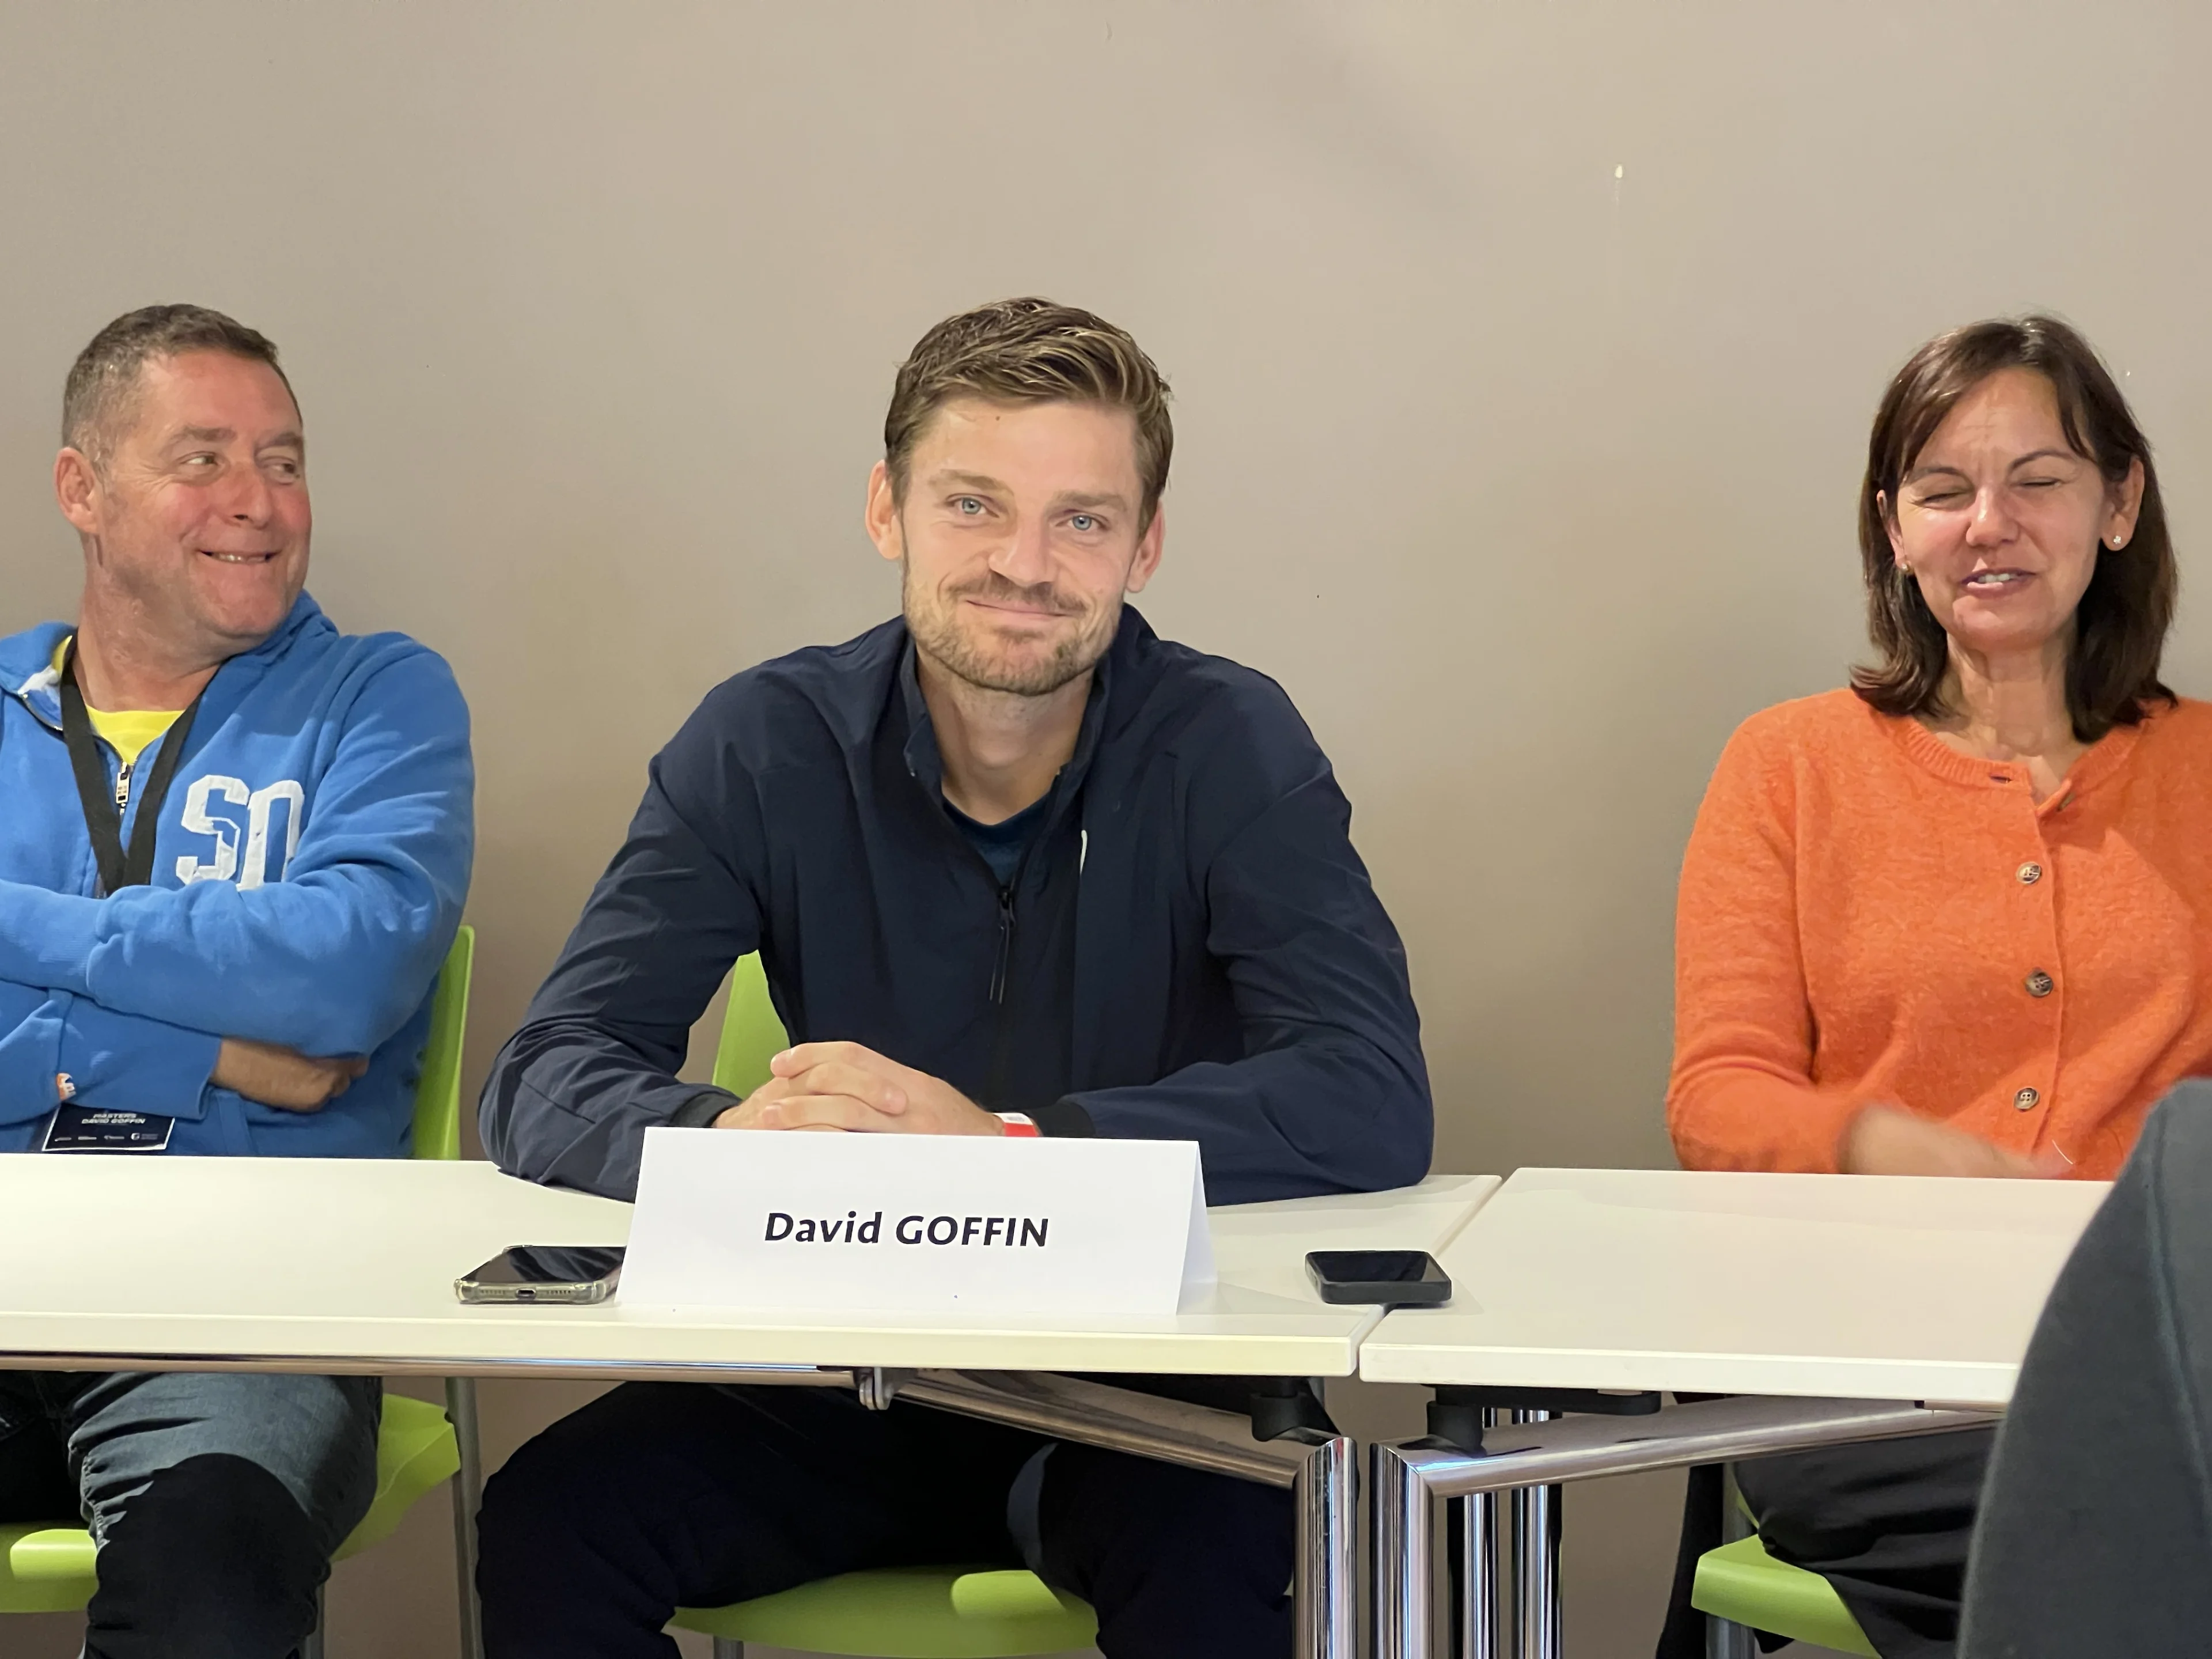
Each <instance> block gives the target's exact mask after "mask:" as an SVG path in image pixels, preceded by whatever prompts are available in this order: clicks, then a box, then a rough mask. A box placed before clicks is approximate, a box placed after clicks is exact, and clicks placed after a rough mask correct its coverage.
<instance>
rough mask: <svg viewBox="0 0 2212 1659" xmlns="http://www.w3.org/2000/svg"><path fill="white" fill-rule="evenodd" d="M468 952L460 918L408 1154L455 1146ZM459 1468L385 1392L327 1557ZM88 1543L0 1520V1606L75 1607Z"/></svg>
mask: <svg viewBox="0 0 2212 1659" xmlns="http://www.w3.org/2000/svg"><path fill="white" fill-rule="evenodd" d="M475 959H476V930H475V929H474V928H472V927H463V928H462V929H461V930H460V933H459V934H458V935H457V936H456V937H455V939H454V940H453V949H452V951H449V952H447V957H446V963H445V966H444V967H443V968H441V969H440V970H439V973H438V985H437V989H436V992H435V994H434V996H433V999H432V1001H431V1005H430V1036H429V1040H428V1042H426V1043H425V1044H424V1045H423V1049H422V1077H421V1079H419V1080H418V1081H417V1083H416V1088H415V1126H414V1149H415V1156H416V1157H417V1158H447V1159H451V1158H459V1156H460V1123H461V1038H462V1036H463V1035H464V1034H465V1030H466V1028H467V1025H468V1007H469V977H470V973H471V969H472V967H473V966H474V963H475ZM460 1468H461V1447H460V1442H459V1437H457V1436H456V1435H455V1434H454V1432H453V1424H452V1422H450V1421H449V1420H448V1419H447V1414H446V1413H444V1412H442V1411H441V1410H439V1409H438V1407H435V1406H434V1405H431V1404H430V1403H429V1402H428V1401H422V1400H410V1399H407V1398H405V1397H404V1396H402V1395H386V1396H385V1397H384V1416H383V1419H382V1422H381V1424H380V1427H379V1430H378V1433H377V1440H376V1496H375V1498H374V1499H372V1500H371V1502H370V1504H369V1506H368V1514H367V1515H365V1516H362V1521H361V1524H360V1525H359V1526H357V1527H356V1528H354V1529H353V1531H352V1533H351V1534H349V1535H348V1536H347V1538H346V1541H345V1542H343V1544H341V1545H339V1546H338V1549H337V1555H336V1556H335V1557H333V1558H332V1559H335V1560H339V1561H343V1560H344V1559H346V1558H347V1557H348V1556H349V1555H357V1554H359V1553H361V1552H362V1550H365V1549H367V1548H368V1547H369V1546H370V1545H372V1544H377V1543H381V1542H382V1541H384V1540H385V1539H386V1538H389V1537H390V1536H391V1535H392V1533H393V1531H395V1530H396V1529H397V1528H398V1525H399V1522H400V1521H401V1520H402V1519H403V1518H404V1516H405V1515H406V1513H407V1511H408V1510H409V1509H410V1508H411V1507H412V1506H413V1505H414V1504H415V1501H416V1499H417V1498H421V1497H422V1496H423V1495H424V1494H425V1493H427V1492H430V1491H431V1490H432V1489H434V1488H435V1487H436V1486H441V1485H442V1484H443V1483H444V1482H446V1481H447V1480H452V1479H453V1476H454V1475H455V1474H459V1472H460ZM95 1557H96V1552H95V1550H94V1547H93V1542H92V1534H90V1533H88V1532H87V1531H86V1530H85V1529H84V1528H82V1527H79V1526H71V1525H67V1524H60V1525H57V1524H54V1523H52V1522H31V1523H29V1524H27V1525H11V1526H0V1613H76V1612H78V1611H80V1610H81V1609H82V1607H84V1604H85V1603H86V1602H88V1601H91V1600H92V1595H93V1591H94V1589H97V1588H98V1587H99V1578H98V1576H97V1573H96V1571H95V1567H96V1560H95ZM320 1639H321V1631H320V1628H319V1627H318V1629H317V1631H316V1632H315V1635H314V1636H313V1637H312V1638H309V1644H308V1651H309V1652H310V1653H311V1654H312V1653H317V1652H319V1650H320V1647H319V1644H320Z"/></svg>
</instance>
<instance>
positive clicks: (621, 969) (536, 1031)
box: [478, 736, 760, 1198]
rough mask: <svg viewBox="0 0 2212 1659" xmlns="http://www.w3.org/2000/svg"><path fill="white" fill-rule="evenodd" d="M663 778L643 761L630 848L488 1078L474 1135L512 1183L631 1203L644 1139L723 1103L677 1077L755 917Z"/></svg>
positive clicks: (704, 1118)
mask: <svg viewBox="0 0 2212 1659" xmlns="http://www.w3.org/2000/svg"><path fill="white" fill-rule="evenodd" d="M678 741H679V742H682V741H684V738H683V737H681V736H679V738H678ZM673 747H674V745H671V748H673ZM666 775H667V772H666V769H664V766H663V763H662V761H661V760H659V759H656V760H655V761H654V763H653V769H652V774H651V776H650V778H649V779H648V781H647V786H646V792H645V799H644V800H643V801H642V802H641V803H640V805H639V806H638V810H637V816H636V817H635V818H634V819H633V820H632V821H631V823H630V828H629V838H628V839H627V840H626V841H625V842H623V848H622V850H621V851H620V852H619V853H617V854H616V855H615V859H614V862H613V863H612V864H611V865H610V866H608V868H607V872H606V873H605V875H604V876H602V877H600V878H599V885H598V886H597V887H595V888H593V889H592V896H591V898H590V899H589V900H588V901H587V902H586V904H585V906H584V913H583V915H582V916H581V917H580V918H579V919H578V921H577V922H576V927H575V931H574V932H573V933H570V934H569V936H568V944H567V945H565V946H563V947H562V951H561V957H560V960H559V961H558V962H557V963H555V964H554V968H553V971H552V973H551V974H550V975H548V976H547V978H546V981H545V983H544V985H543V986H542V987H539V989H538V994H537V995H536V996H535V997H533V998H532V1000H531V1004H530V1010H529V1012H527V1013H526V1015H524V1017H523V1023H522V1027H521V1029H520V1030H518V1031H516V1032H515V1034H514V1035H513V1036H512V1037H510V1038H509V1039H508V1040H507V1046H506V1047H505V1048H502V1049H501V1051H500V1054H499V1058H498V1059H497V1060H495V1061H494V1062H493V1064H492V1070H491V1076H490V1078H489V1079H488V1080H487V1081H486V1083H485V1085H484V1092H483V1103H482V1104H481V1106H480V1107H479V1109H478V1110H479V1121H480V1123H481V1127H482V1128H483V1139H484V1146H485V1148H486V1149H487V1150H488V1151H489V1152H490V1153H491V1155H492V1157H493V1158H494V1159H495V1161H496V1162H497V1163H498V1164H499V1166H500V1167H501V1169H502V1170H507V1172H508V1173H509V1174H510V1175H518V1176H524V1177H526V1179H529V1180H532V1181H543V1182H550V1183H552V1184H555V1185H558V1186H563V1187H574V1188H581V1189H582V1190H584V1191H586V1192H594V1193H602V1194H607V1195H608V1196H610V1197H615V1198H629V1197H630V1196H631V1195H633V1194H635V1192H636V1190H637V1170H638V1160H639V1158H640V1157H641V1155H642V1154H643V1152H644V1148H645V1132H646V1131H647V1129H649V1128H651V1127H653V1126H655V1125H657V1124H665V1123H682V1124H690V1125H693V1126H695V1127H698V1126H704V1125H705V1124H708V1123H710V1122H712V1121H713V1120H714V1117H715V1115H718V1114H719V1113H720V1112H721V1111H722V1110H723V1109H726V1108H727V1107H729V1106H731V1105H732V1104H734V1103H736V1097H735V1096H733V1095H731V1094H728V1093H726V1092H725V1091H722V1090H720V1089H708V1088H704V1087H702V1085H698V1084H696V1083H683V1082H679V1081H678V1079H677V1077H676V1072H677V1069H678V1067H679V1066H682V1065H683V1063H684V1051H685V1048H686V1047H687V1045H688V1043H689V1041H690V1031H691V1028H692V1026H693V1025H694V1024H696V1023H697V1022H698V1019H699V1017H700V1016H701V1015H702V1013H704V1012H706V1009H707V1005H708V1002H710V1001H711V1000H713V999H714V993H715V991H716V990H717V989H718V988H719V987H720V985H721V982H722V980H723V977H724V976H725V975H726V974H727V973H728V972H729V970H730V964H731V963H733V962H735V961H736V960H737V959H738V957H741V956H744V954H745V953H746V952H748V951H752V950H755V949H757V947H758V945H759V943H760V908H759V904H758V902H757V899H756V898H755V896H754V894H753V892H752V890H751V889H750V887H749V886H748V885H747V884H745V883H744V880H743V879H742V878H740V877H739V875H738V872H737V871H736V870H735V869H733V868H732V866H730V865H729V864H728V863H726V861H725V860H724V857H723V855H722V854H720V852H718V851H717V850H716V849H715V848H714V847H712V846H710V845H709V844H708V842H707V840H706V838H705V837H703V836H702V835H700V833H699V832H698V830H697V829H696V827H695V825H694V821H693V817H694V813H692V812H688V811H686V810H685V809H684V808H683V807H681V806H679V805H678V802H677V801H676V800H674V799H671V795H670V793H669V790H668V788H667V787H666V786H665V781H664V780H665V776H666ZM702 821H704V820H702ZM727 827H728V826H726V825H718V829H726V828H727Z"/></svg>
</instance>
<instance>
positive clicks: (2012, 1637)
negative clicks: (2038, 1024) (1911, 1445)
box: [1959, 1083, 2212, 1659]
mask: <svg viewBox="0 0 2212 1659" xmlns="http://www.w3.org/2000/svg"><path fill="white" fill-rule="evenodd" d="M2208 1198H2212V1084H2207V1083H2191V1084H2189V1085H2185V1086H2184V1087H2182V1088H2179V1089H2177V1090H2176V1091H2174V1092H2173V1093H2172V1095H2170V1096H2168V1097H2166V1100H2165V1102H2164V1103H2161V1104H2160V1106H2159V1107H2158V1109H2156V1110H2155V1111H2154V1113H2153V1114H2152V1115H2151V1118H2150V1121H2149V1122H2148V1124H2147V1125H2146V1126H2145V1127H2144V1129H2143V1133H2142V1139H2141V1140H2140V1141H2138V1142H2137V1143H2136V1151H2135V1155H2134V1156H2133V1157H2132V1158H2130V1159H2129V1160H2128V1164H2127V1167H2126V1168H2125V1169H2124V1170H2122V1171H2121V1172H2120V1178H2119V1181H2118V1183H2117V1184H2116V1185H2115V1186H2114V1187H2113V1188H2112V1197H2111V1198H2109V1199H2108V1200H2106V1203H2105V1206H2104V1207H2103V1208H2102V1209H2100V1210H2099V1211H2098V1212H2097V1215H2096V1218H2095V1219H2094V1220H2093V1221H2092V1222H2091V1223H2090V1224H2089V1227H2088V1231H2087V1232H2085V1233H2084V1234H2083V1235H2082V1237H2081V1243H2080V1244H2079V1245H2078V1246H2077V1247H2076V1248H2075V1252H2074V1255H2073V1258H2072V1260H2070V1261H2069V1262H2068V1263H2067V1264H2066V1268H2065V1271H2064V1272H2063V1273H2061V1274H2060V1275H2059V1278H2058V1283H2057V1286H2056V1288H2054V1289H2053V1290H2052V1291H2051V1300H2050V1302H2049V1304H2047V1305H2046V1306H2045V1309H2044V1310H2043V1318H2042V1321H2041V1322H2040V1323H2039V1324H2038V1325H2037V1327H2036V1331H2035V1338H2034V1340H2033V1341H2032V1342H2031V1343H2030V1344H2029V1345H2028V1351H2027V1361H2026V1362H2025V1364H2023V1365H2022V1366H2021V1374H2020V1384H2019V1387H2018V1389H2016V1390H2015V1393H2014V1395H2013V1399H2012V1407H2011V1410H2010V1411H2009V1412H2008V1413H2007V1415H2006V1418H2005V1421H2004V1425H2003V1427H2002V1429H2001V1430H2000V1431H1998V1435H1997V1443H1996V1456H1995V1457H1994V1459H1993V1460H1992V1462H1991V1464H1990V1479H1989V1485H1988V1486H1987V1488H1986V1489H1985V1490H1984V1493H1983V1498H1982V1515H1981V1523H1980V1526H1979V1528H1978V1530H1977V1531H1976V1533H1975V1535H1974V1546H1973V1553H1972V1561H1971V1565H1969V1567H1968V1569H1967V1579H1966V1613H1965V1620H1964V1624H1963V1626H1962V1627H1961V1629H1960V1641H1959V1651H1960V1655H1961V1656H1962V1659H2046V1656H2047V1659H2059V1656H2062V1655H2063V1656H2065V1659H2077V1656H2088V1655H2103V1654H2124V1655H2126V1656H2128V1659H2166V1656H2169V1655H2171V1656H2174V1659H2179V1656H2182V1655H2191V1656H2197V1655H2202V1654H2204V1653H2206V1652H2212V1453H2208V1446H2212V1202H2208Z"/></svg>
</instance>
